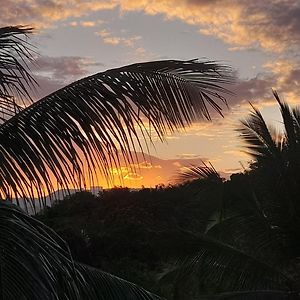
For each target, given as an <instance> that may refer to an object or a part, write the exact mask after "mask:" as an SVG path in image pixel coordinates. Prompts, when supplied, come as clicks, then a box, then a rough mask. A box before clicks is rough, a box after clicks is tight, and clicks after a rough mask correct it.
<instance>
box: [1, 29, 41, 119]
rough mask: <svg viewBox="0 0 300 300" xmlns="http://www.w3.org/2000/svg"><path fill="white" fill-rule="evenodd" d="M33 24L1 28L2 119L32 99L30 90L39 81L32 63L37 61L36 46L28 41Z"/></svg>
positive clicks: (13, 113) (17, 110)
mask: <svg viewBox="0 0 300 300" xmlns="http://www.w3.org/2000/svg"><path fill="white" fill-rule="evenodd" d="M30 33H32V28H30V27H24V26H9V27H2V28H0V111H1V115H0V120H1V122H3V121H5V120H6V119H7V118H9V117H11V116H13V115H15V114H16V113H17V112H19V111H20V109H22V107H24V106H25V105H28V104H29V103H30V102H31V98H30V94H29V92H28V90H29V89H30V88H34V86H35V85H36V82H35V80H34V78H33V77H32V75H31V74H30V70H29V67H28V63H30V62H32V61H33V54H34V51H33V47H32V46H31V45H30V44H29V43H28V42H27V41H26V37H27V35H28V34H30Z"/></svg>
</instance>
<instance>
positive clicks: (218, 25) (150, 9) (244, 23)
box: [120, 0, 300, 52]
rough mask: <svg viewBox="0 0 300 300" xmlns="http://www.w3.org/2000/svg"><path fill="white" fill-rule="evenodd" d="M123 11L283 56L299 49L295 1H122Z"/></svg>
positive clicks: (299, 25) (299, 9)
mask: <svg viewBox="0 0 300 300" xmlns="http://www.w3.org/2000/svg"><path fill="white" fill-rule="evenodd" d="M120 6H121V9H122V10H123V11H138V10H143V11H144V12H145V13H147V14H149V15H156V14H164V15H165V17H166V19H180V20H182V21H184V22H186V23H188V24H191V25H197V26H199V31H200V32H201V33H202V34H205V35H212V36H217V37H218V38H220V39H222V40H223V41H224V42H226V43H228V44H232V45H236V46H242V47H244V48H245V47H246V48H247V47H257V46H260V47H261V48H263V49H265V50H269V51H272V52H282V51H284V50H286V49H289V50H290V49H291V47H292V46H294V47H296V48H297V49H299V41H300V3H299V1H297V0H290V1H277V0H271V1H268V2H267V4H266V3H265V2H263V1H258V0H254V1H246V0H230V1H229V0H223V1H218V0H212V1H206V0H205V1H203V0H199V1H195V0H185V1H184V0H175V1H174V0H164V1H161V0H157V1H149V0H125V1H121V3H120Z"/></svg>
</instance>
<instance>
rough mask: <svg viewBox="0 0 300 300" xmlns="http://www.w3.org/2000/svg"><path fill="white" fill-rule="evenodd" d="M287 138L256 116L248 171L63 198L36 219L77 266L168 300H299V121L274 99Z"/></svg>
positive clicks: (190, 175)
mask: <svg viewBox="0 0 300 300" xmlns="http://www.w3.org/2000/svg"><path fill="white" fill-rule="evenodd" d="M275 97H276V98H277V100H278V103H279V105H280V108H281V111H282V116H283V119H284V123H285V131H284V132H282V133H277V135H274V134H272V133H271V132H270V130H269V128H268V127H267V125H266V124H265V122H264V119H263V118H262V116H261V115H260V112H259V111H258V110H256V109H254V110H253V113H252V115H251V116H250V117H249V118H248V119H247V120H246V121H244V122H243V124H242V126H241V128H240V129H239V131H240V132H241V135H242V138H243V139H244V140H245V142H246V146H247V150H248V152H250V154H252V156H253V161H252V163H251V164H250V168H249V170H248V171H245V172H244V173H240V174H233V175H232V176H231V178H230V180H227V181H225V180H223V179H222V178H220V176H219V175H218V173H217V172H216V171H215V170H214V169H213V167H211V166H209V165H204V166H201V167H197V166H194V167H191V168H189V169H187V171H186V172H184V173H182V174H180V175H179V176H178V179H179V180H184V181H185V182H184V183H182V184H178V185H176V186H169V187H165V188H156V189H142V190H140V191H138V192H136V191H134V192H130V190H129V189H126V188H115V189H112V190H107V191H103V192H101V193H99V195H98V196H94V195H92V194H90V193H88V192H81V193H77V194H75V195H73V196H70V197H68V198H66V199H65V200H64V201H61V202H60V203H58V204H57V205H55V206H54V207H52V208H48V209H46V210H45V211H44V213H43V214H41V215H40V216H38V218H39V219H40V220H42V221H43V222H44V223H45V224H47V225H49V226H50V227H51V228H53V229H54V230H55V231H56V232H58V233H59V235H61V236H62V237H63V238H64V239H65V240H66V241H67V242H68V244H69V246H70V249H71V252H72V254H73V256H74V258H75V259H76V260H78V261H81V262H84V263H86V264H89V265H92V266H95V267H97V268H100V269H102V270H105V271H107V272H110V273H113V274H115V275H117V276H120V277H122V278H125V279H127V280H129V281H132V282H135V283H137V284H138V285H140V286H143V287H144V288H146V289H148V290H150V291H153V292H155V293H156V294H158V295H161V296H164V297H166V298H167V299H206V298H210V297H212V296H213V295H214V296H216V295H219V297H220V298H221V299H223V298H224V299H244V298H245V299H287V298H288V299H298V297H299V296H298V293H299V291H300V269H299V267H300V260H299V253H300V243H299V238H300V220H299V209H300V204H299V200H300V199H299V186H300V175H299V174H300V164H299V162H300V143H299V142H300V139H299V138H300V135H299V133H300V130H299V129H300V127H299V123H297V119H296V118H297V117H298V116H299V114H298V113H299V111H298V110H297V109H294V110H292V109H290V108H289V106H288V105H286V104H284V103H282V102H281V101H280V100H279V98H278V96H277V94H276V93H275Z"/></svg>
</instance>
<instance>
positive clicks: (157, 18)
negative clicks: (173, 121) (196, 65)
mask: <svg viewBox="0 0 300 300" xmlns="http://www.w3.org/2000/svg"><path fill="white" fill-rule="evenodd" d="M0 7H1V20H0V23H1V24H0V25H1V26H8V25H17V24H26V25H32V26H34V27H35V28H36V29H37V32H36V34H35V36H34V38H33V39H32V43H33V44H34V45H35V46H36V47H37V50H38V52H39V53H40V56H39V58H38V59H37V63H38V66H39V68H38V69H36V70H34V72H35V74H36V76H37V79H38V82H39V83H40V94H39V97H42V96H43V95H46V94H49V93H50V92H52V91H54V90H56V89H58V88H60V87H62V86H64V85H66V84H68V83H70V82H72V81H74V80H76V79H79V78H81V77H84V76H87V75H90V74H94V73H97V72H100V71H104V70H106V69H110V68H113V67H118V66H122V65H126V64H130V63H134V62H141V61H149V60H160V59H192V58H203V59H209V60H216V61H219V62H221V63H224V64H227V65H230V66H232V67H233V68H234V69H235V70H236V72H237V77H238V80H237V83H236V84H235V85H233V86H231V87H230V89H231V90H232V91H233V92H234V93H235V94H236V96H230V97H229V98H228V104H229V108H230V109H229V110H228V109H226V108H224V114H225V118H224V119H222V118H220V117H218V116H215V117H214V119H213V122H211V123H208V122H201V123H198V124H194V125H193V126H192V127H191V128H188V129H186V131H185V132H181V133H178V134H172V135H169V136H168V137H167V143H164V144H162V143H160V142H157V143H155V144H156V147H155V149H154V148H152V149H151V155H153V156H155V157H156V158H152V159H151V158H150V157H148V159H147V160H146V161H143V159H141V162H140V168H139V170H136V172H134V173H133V172H130V171H129V170H128V169H126V168H124V169H123V170H118V171H116V172H117V173H118V172H121V176H122V177H123V178H124V182H125V184H127V185H130V186H136V187H140V186H141V185H145V186H147V185H151V186H154V185H155V184H156V183H160V182H163V183H167V182H168V181H169V180H170V179H171V177H172V176H173V175H174V173H176V170H178V169H180V168H182V167H183V166H184V165H189V164H190V163H193V164H197V163H200V159H202V160H205V161H208V160H209V161H210V162H212V163H213V165H214V166H215V168H216V169H217V170H219V171H221V172H224V173H228V174H229V173H232V172H235V171H237V170H239V169H241V163H242V164H244V165H245V166H247V161H249V157H247V156H246V155H245V154H244V152H243V149H242V144H241V141H240V140H239V138H238V134H237V133H236V132H235V130H234V129H235V128H237V127H238V126H239V120H240V119H241V118H243V117H246V115H247V112H248V111H249V108H250V106H249V103H248V102H249V101H250V102H252V103H253V104H255V105H256V106H257V107H259V108H260V109H261V110H262V113H263V114H264V116H265V117H266V119H267V120H268V121H270V122H273V124H274V126H277V127H280V126H281V120H280V118H279V114H278V111H277V107H276V104H275V102H274V100H273V98H272V91H271V89H272V88H274V89H276V90H277V91H278V93H279V94H280V96H281V97H282V98H283V99H285V100H286V101H288V103H289V104H292V105H295V104H299V100H298V99H300V98H299V94H300V91H299V87H300V86H299V84H300V57H299V53H300V51H299V50H300V1H299V0H281V1H280V0H269V1H258V0H253V1H246V0H228V1H227V0H152V1H151V0H127V1H125V0H124V1H122V0H111V1H93V0H90V1H88V0H86V1H79V0H40V1H39V0H0ZM113 171H114V170H112V172H113Z"/></svg>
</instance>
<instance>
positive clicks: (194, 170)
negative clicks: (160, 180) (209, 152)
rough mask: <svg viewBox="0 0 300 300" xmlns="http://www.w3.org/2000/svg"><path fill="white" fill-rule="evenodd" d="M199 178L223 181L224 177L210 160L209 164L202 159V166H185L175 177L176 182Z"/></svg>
mask: <svg viewBox="0 0 300 300" xmlns="http://www.w3.org/2000/svg"><path fill="white" fill-rule="evenodd" d="M199 179H206V180H211V181H216V182H222V178H221V177H220V174H219V173H218V172H217V171H216V169H215V168H214V166H213V165H212V164H211V163H210V162H209V165H207V164H206V163H205V162H204V161H202V166H194V165H192V166H190V167H185V168H184V169H182V170H181V171H180V172H179V173H178V174H177V176H176V178H175V180H176V182H178V183H183V182H187V181H194V180H199Z"/></svg>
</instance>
